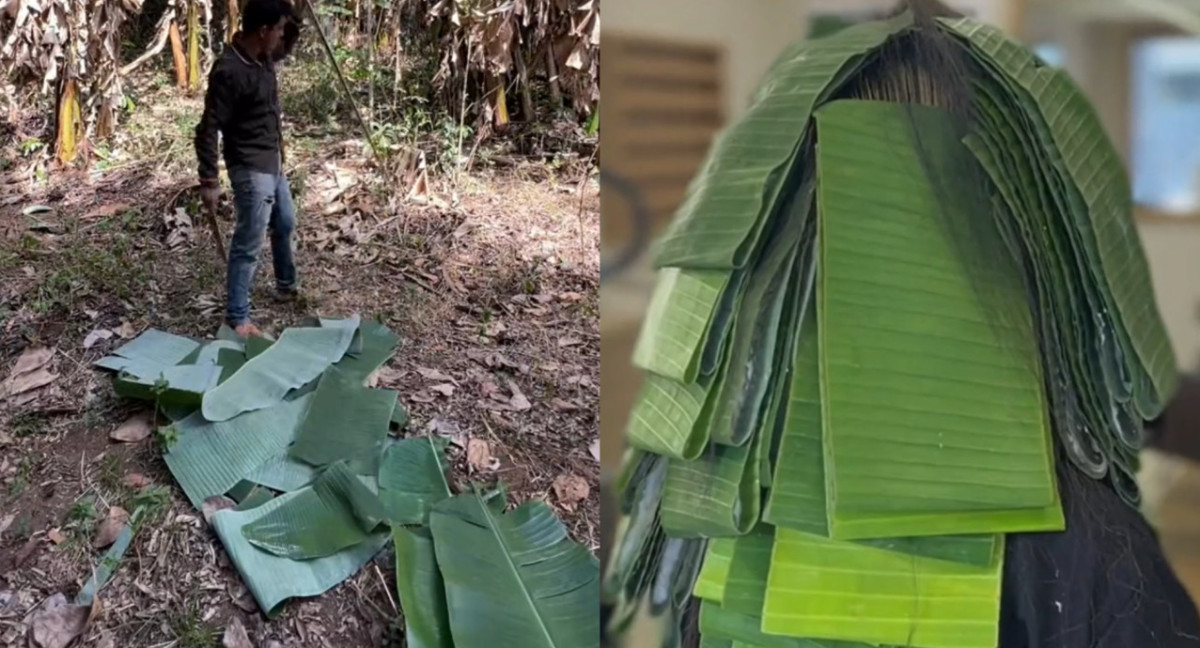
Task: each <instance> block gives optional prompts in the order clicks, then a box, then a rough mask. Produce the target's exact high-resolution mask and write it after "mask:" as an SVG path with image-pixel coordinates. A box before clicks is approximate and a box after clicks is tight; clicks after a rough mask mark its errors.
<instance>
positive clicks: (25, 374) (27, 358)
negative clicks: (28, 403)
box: [0, 348, 58, 400]
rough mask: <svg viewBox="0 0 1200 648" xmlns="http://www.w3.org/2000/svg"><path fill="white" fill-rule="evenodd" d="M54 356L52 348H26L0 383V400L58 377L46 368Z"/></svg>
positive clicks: (37, 387)
mask: <svg viewBox="0 0 1200 648" xmlns="http://www.w3.org/2000/svg"><path fill="white" fill-rule="evenodd" d="M53 357H54V349H46V348H41V349H27V350H26V351H25V353H22V354H21V357H20V358H17V364H16V365H14V366H13V368H12V371H11V372H10V373H9V375H8V378H7V379H6V380H5V381H4V382H2V383H0V400H5V399H7V398H10V397H13V396H20V395H22V394H25V393H27V392H32V391H34V390H37V389H41V388H42V387H45V386H46V385H49V384H50V383H52V382H54V381H55V380H57V379H58V375H57V374H55V373H53V372H51V371H50V370H49V369H47V368H46V365H47V364H49V363H50V359H51V358H53Z"/></svg>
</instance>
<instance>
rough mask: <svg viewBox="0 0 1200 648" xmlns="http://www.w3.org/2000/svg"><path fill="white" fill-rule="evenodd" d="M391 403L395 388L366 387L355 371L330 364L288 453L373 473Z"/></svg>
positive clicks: (312, 461)
mask: <svg viewBox="0 0 1200 648" xmlns="http://www.w3.org/2000/svg"><path fill="white" fill-rule="evenodd" d="M251 362H253V360H251ZM395 406H396V392H394V391H392V390H389V389H368V388H366V387H363V385H362V380H361V379H360V378H359V377H357V376H355V375H353V374H350V373H346V372H344V371H342V370H341V369H339V368H338V367H337V366H331V367H329V368H328V369H326V370H325V373H324V374H322V376H321V382H320V383H319V384H318V385H317V389H316V391H314V392H313V395H312V398H311V399H310V400H309V405H308V410H307V411H306V412H305V413H304V418H303V420H301V422H300V426H299V428H298V429H297V430H296V442H295V444H293V445H292V448H291V450H290V451H289V453H288V454H289V456H290V457H291V458H293V459H298V460H300V461H303V462H305V463H307V464H310V465H312V466H317V467H320V466H325V465H328V464H331V463H333V462H335V461H341V460H348V461H349V462H350V464H351V466H353V468H354V470H355V471H356V472H357V473H358V474H360V475H374V474H376V473H378V471H379V455H380V453H381V452H382V451H383V442H384V439H385V438H386V437H387V433H388V429H389V427H390V425H391V419H392V409H393V408H394V407H395Z"/></svg>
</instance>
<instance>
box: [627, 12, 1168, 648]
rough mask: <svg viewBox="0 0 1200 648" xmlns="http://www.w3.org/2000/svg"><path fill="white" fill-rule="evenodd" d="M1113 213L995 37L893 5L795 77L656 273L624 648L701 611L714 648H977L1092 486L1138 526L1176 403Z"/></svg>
mask: <svg viewBox="0 0 1200 648" xmlns="http://www.w3.org/2000/svg"><path fill="white" fill-rule="evenodd" d="M1131 212H1132V209H1131V197H1130V191H1129V185H1128V180H1127V178H1126V176H1125V173H1124V168H1123V166H1122V163H1121V160H1120V159H1119V157H1118V155H1117V152H1116V150H1115V149H1114V147H1113V145H1112V144H1111V142H1110V141H1109V140H1108V139H1107V138H1106V136H1105V134H1104V132H1103V130H1102V128H1101V125H1100V123H1099V121H1098V119H1097V116H1096V114H1095V111H1094V109H1093V108H1092V106H1091V105H1090V104H1089V102H1088V101H1087V100H1086V99H1085V98H1084V97H1083V95H1082V94H1081V93H1080V91H1079V90H1078V88H1077V87H1076V86H1075V85H1074V83H1073V82H1072V81H1071V80H1070V79H1069V78H1068V77H1067V76H1066V74H1065V73H1064V72H1062V71H1059V70H1056V69H1053V68H1051V67H1048V66H1046V65H1045V64H1044V63H1043V62H1042V61H1041V60H1039V59H1038V58H1037V57H1036V56H1035V55H1034V54H1033V53H1031V52H1030V51H1029V50H1028V49H1027V48H1026V47H1024V46H1023V45H1021V44H1019V43H1017V42H1015V41H1013V40H1012V39H1010V38H1008V37H1007V36H1006V35H1005V34H1003V33H1002V32H1001V31H1000V30H998V29H995V28H993V27H990V26H988V25H984V24H980V23H978V22H975V21H972V20H968V19H964V18H961V17H957V16H951V15H949V13H948V12H946V11H944V10H942V9H941V8H940V7H939V6H937V5H936V3H917V2H912V3H906V4H905V6H904V7H903V8H902V9H901V10H899V11H898V12H897V13H896V14H894V15H892V16H891V17H889V18H887V19H883V20H879V21H874V22H869V23H863V24H859V25H855V26H853V27H850V28H848V29H846V30H844V31H842V32H839V33H837V34H835V35H832V36H829V37H826V38H821V39H817V40H806V41H804V42H801V43H798V44H796V45H795V46H793V47H791V48H790V49H788V50H787V51H786V52H785V53H784V54H783V55H782V56H781V57H780V58H779V59H778V61H777V62H776V63H775V64H774V66H773V67H772V69H771V70H770V72H769V74H768V75H767V77H766V79H765V81H764V82H763V84H762V86H761V89H760V90H759V91H758V93H757V95H756V97H755V100H754V102H753V104H752V106H751V108H750V109H749V110H748V112H747V113H746V115H745V116H744V117H743V118H742V119H741V120H740V121H739V122H737V123H736V124H734V125H733V126H732V127H731V128H729V129H728V130H727V131H726V132H724V133H723V134H722V135H721V136H720V137H719V138H718V140H717V141H716V143H715V144H714V146H713V148H712V151H711V152H710V154H709V158H708V161H707V162H706V164H705V166H704V167H703V169H702V170H701V172H700V173H699V174H698V176H697V177H696V178H695V180H694V181H693V183H692V185H691V187H690V189H689V193H688V198H687V199H686V201H685V203H684V205H683V206H682V207H681V208H680V210H679V212H678V214H677V216H676V218H675V220H674V221H673V223H672V225H671V227H670V228H669V229H668V231H667V233H666V234H665V236H664V237H663V238H662V240H661V241H660V242H659V246H658V249H657V252H656V254H657V265H658V267H659V270H658V282H657V287H656V289H655V294H654V297H653V300H652V302H651V306H650V311H649V313H648V316H647V318H646V321H645V324H644V328H643V331H642V334H641V338H640V340H639V342H638V345H637V347H636V351H635V357H634V362H635V364H637V365H638V366H639V367H640V368H641V369H643V370H644V371H645V382H644V386H643V389H642V392H641V394H640V395H639V397H638V399H637V402H636V404H635V406H634V411H633V413H632V415H631V418H630V421H629V424H628V440H629V443H630V445H631V446H632V450H631V451H630V453H629V454H628V455H627V457H626V461H625V467H624V472H623V475H622V478H621V480H620V482H619V484H618V488H619V490H620V494H619V497H620V502H621V508H622V511H621V512H622V516H623V517H622V519H621V522H620V526H619V528H618V542H617V544H616V546H615V547H614V549H613V551H612V552H611V553H610V560H609V565H608V573H607V578H606V583H605V598H606V601H607V602H608V603H609V604H610V605H611V606H612V607H611V618H610V620H609V627H610V629H611V630H613V631H614V634H615V635H619V634H621V633H622V632H625V631H627V630H628V629H629V628H630V627H631V626H632V624H634V622H635V620H636V619H638V618H645V617H646V616H649V617H651V618H658V619H665V623H663V626H665V627H666V628H667V632H666V639H665V644H666V645H668V646H672V645H678V643H679V642H680V641H681V640H682V639H683V637H682V634H686V630H687V628H689V627H690V626H691V625H693V623H692V622H691V620H689V619H685V618H682V617H684V616H686V614H685V611H686V610H694V609H695V608H696V606H695V605H694V602H695V601H696V600H699V601H702V603H701V604H700V605H699V630H700V635H701V637H702V638H703V641H704V643H703V645H704V646H712V647H714V648H715V647H718V646H719V647H722V648H729V647H731V646H739V647H741V648H749V647H753V646H765V647H776V646H778V647H781V648H818V647H820V646H830V647H832V646H837V647H839V648H851V647H855V646H879V645H886V646H917V647H921V648H995V647H996V646H997V645H998V636H999V627H1000V616H1001V610H1000V607H1001V606H1000V598H1001V590H1002V581H1003V580H1004V578H1005V574H1006V571H1007V569H1006V566H1005V560H1006V556H1008V557H1009V558H1008V559H1009V560H1012V559H1013V558H1012V556H1013V554H1014V552H1013V550H1012V549H1013V547H1012V545H1014V544H1017V543H1018V542H1019V539H1020V538H1023V537H1027V536H1026V534H1041V536H1039V537H1049V536H1050V535H1051V534H1045V533H1043V532H1063V531H1064V530H1066V531H1067V532H1068V534H1069V533H1070V531H1071V529H1070V528H1068V527H1070V526H1071V525H1074V524H1075V513H1074V511H1076V510H1078V509H1079V507H1078V506H1074V505H1073V501H1072V500H1073V498H1076V497H1077V496H1079V494H1080V493H1096V492H1099V491H1097V490H1096V489H1097V488H1098V489H1101V490H1102V491H1103V495H1101V497H1102V498H1103V497H1107V498H1108V499H1109V500H1112V501H1113V502H1117V501H1119V500H1123V501H1124V502H1126V503H1127V504H1128V505H1130V506H1127V507H1121V506H1119V505H1118V507H1119V508H1121V511H1120V512H1119V513H1117V514H1115V515H1116V516H1117V517H1118V518H1120V519H1121V520H1124V521H1121V522H1117V523H1111V524H1118V525H1121V524H1123V525H1126V526H1130V525H1133V526H1137V525H1142V527H1144V523H1143V522H1142V521H1141V519H1140V518H1139V517H1137V514H1136V511H1135V510H1134V508H1133V507H1135V506H1136V505H1137V503H1138V500H1139V496H1138V489H1137V485H1136V482H1135V481H1134V474H1135V472H1136V469H1137V456H1138V451H1139V450H1140V447H1141V444H1142V438H1143V423H1144V421H1146V420H1149V419H1152V418H1154V417H1155V416H1157V415H1158V413H1159V412H1160V411H1161V410H1162V408H1163V405H1164V403H1165V402H1166V401H1167V399H1169V397H1170V396H1171V394H1172V391H1173V389H1174V388H1175V383H1176V379H1177V378H1176V365H1175V360H1174V356H1173V352H1172V350H1171V348H1170V345H1169V342H1168V340H1167V337H1166V334H1165V330H1164V327H1163V324H1162V322H1161V320H1160V317H1159V314H1158V309H1157V306H1156V304H1155V302H1154V297H1153V292H1152V289H1151V284H1150V277H1149V271H1148V268H1147V263H1146V259H1145V257H1144V253H1143V250H1142V247H1141V243H1140V241H1139V238H1138V235H1137V231H1136V229H1135V226H1134V223H1133V221H1132V216H1131ZM1118 498H1119V500H1118ZM1106 501H1107V500H1106ZM1064 511H1066V513H1064ZM1110 512H1111V511H1110ZM1126 513H1127V514H1128V515H1127V516H1126V517H1121V516H1123V515H1126ZM1130 520H1134V521H1132V522H1131V521H1130ZM1081 524H1083V523H1081ZM1142 527H1138V528H1139V529H1141V528H1142ZM1029 537H1032V536H1029ZM1063 537H1066V536H1063ZM1147 537H1151V538H1152V536H1147ZM1006 541H1007V542H1008V544H1009V545H1010V546H1009V547H1008V549H1009V550H1008V551H1006ZM1094 544H1096V543H1094ZM1009 567H1011V566H1009ZM1003 585H1004V588H1005V589H1006V590H1007V589H1008V588H1010V587H1012V586H1015V585H1016V584H1015V583H1008V582H1005V583H1003ZM1174 587H1176V588H1177V587H1178V586H1177V583H1175V584H1174ZM1051 604H1052V602H1049V601H1048V602H1047V603H1046V605H1051ZM1062 604H1063V602H1062V601H1059V605H1060V606H1061V605H1062ZM837 642H846V643H837ZM1114 645H1115V644H1114Z"/></svg>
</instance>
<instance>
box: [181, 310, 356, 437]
mask: <svg viewBox="0 0 1200 648" xmlns="http://www.w3.org/2000/svg"><path fill="white" fill-rule="evenodd" d="M353 337H354V331H353V330H351V329H349V328H345V327H335V328H292V329H288V330H286V331H284V332H283V334H282V335H280V336H279V340H278V341H277V342H275V344H272V345H271V347H270V348H269V349H267V350H266V351H264V352H263V353H262V355H259V356H256V357H255V358H254V359H252V360H249V361H247V362H246V364H245V365H244V366H243V367H242V368H241V369H239V370H238V371H237V373H235V374H233V375H232V376H230V377H229V380H226V381H225V382H223V383H221V384H220V385H218V386H217V387H216V388H215V389H212V390H209V391H208V392H207V393H205V394H204V403H203V405H202V407H201V411H202V412H203V413H204V418H206V419H208V420H210V421H228V420H229V419H232V418H233V417H235V416H237V415H238V414H241V413H243V412H252V411H255V410H261V409H264V408H268V407H272V406H273V405H277V404H279V403H280V402H282V401H283V399H284V396H286V395H287V393H288V392H289V391H291V390H293V389H296V388H297V387H300V386H302V385H304V384H305V383H308V382H309V381H311V380H313V379H314V378H316V377H317V376H319V375H321V373H322V372H323V371H325V369H326V368H327V367H329V365H330V364H332V363H334V362H336V361H338V360H340V359H341V358H342V356H343V355H345V353H346V349H347V348H348V347H349V346H350V341H351V339H353Z"/></svg>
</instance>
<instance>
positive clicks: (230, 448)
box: [163, 396, 311, 508]
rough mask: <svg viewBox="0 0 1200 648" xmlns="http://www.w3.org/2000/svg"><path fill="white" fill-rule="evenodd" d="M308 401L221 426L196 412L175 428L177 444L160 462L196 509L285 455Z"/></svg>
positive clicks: (220, 423) (281, 404)
mask: <svg viewBox="0 0 1200 648" xmlns="http://www.w3.org/2000/svg"><path fill="white" fill-rule="evenodd" d="M309 398H311V396H306V397H304V398H301V399H297V400H295V401H291V402H287V401H285V402H283V403H280V404H278V405H276V406H275V407H272V408H270V409H265V410H257V411H254V412H249V413H247V414H244V415H242V416H239V417H237V418H234V419H231V420H229V421H223V422H219V423H213V422H210V421H207V420H205V418H204V417H203V416H202V415H201V414H200V413H199V412H197V413H196V414H193V415H192V416H189V417H188V418H186V419H184V420H182V421H179V422H178V423H176V424H175V425H174V428H175V431H176V432H177V434H178V440H177V441H176V442H175V443H174V445H172V446H171V448H170V449H169V450H168V451H167V453H166V454H165V455H163V459H164V460H165V461H166V462H167V467H168V468H170V470H171V474H172V475H174V477H175V481H177V482H179V486H180V488H182V489H183V492H184V493H185V494H186V495H187V497H188V500H189V501H191V503H192V506H195V507H196V508H200V504H201V503H202V502H203V501H204V500H205V499H207V498H209V497H213V496H216V495H223V494H225V493H226V492H228V491H229V489H231V488H233V487H234V486H235V485H236V484H237V483H238V482H239V481H241V480H242V479H244V478H245V477H246V475H248V474H250V472H251V471H253V470H254V469H256V468H257V467H258V466H261V465H262V464H263V463H264V462H266V461H267V460H269V459H271V458H272V457H277V456H279V455H280V454H281V453H283V452H285V451H286V449H287V446H288V444H289V443H291V442H292V439H293V438H294V436H295V430H296V426H297V425H298V424H299V422H300V416H301V414H302V413H303V412H304V409H305V407H306V406H307V405H308V399H309Z"/></svg>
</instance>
